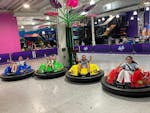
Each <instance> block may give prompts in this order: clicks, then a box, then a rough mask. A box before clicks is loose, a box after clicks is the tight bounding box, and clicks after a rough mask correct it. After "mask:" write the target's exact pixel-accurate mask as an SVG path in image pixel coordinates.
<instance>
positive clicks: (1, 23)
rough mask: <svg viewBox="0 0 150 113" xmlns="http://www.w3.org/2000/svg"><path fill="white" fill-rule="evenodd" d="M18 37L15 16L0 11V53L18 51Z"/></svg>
mask: <svg viewBox="0 0 150 113" xmlns="http://www.w3.org/2000/svg"><path fill="white" fill-rule="evenodd" d="M20 50H21V48H20V37H19V31H18V26H17V20H16V17H14V16H13V14H11V13H0V54H4V53H12V52H19V51H20Z"/></svg>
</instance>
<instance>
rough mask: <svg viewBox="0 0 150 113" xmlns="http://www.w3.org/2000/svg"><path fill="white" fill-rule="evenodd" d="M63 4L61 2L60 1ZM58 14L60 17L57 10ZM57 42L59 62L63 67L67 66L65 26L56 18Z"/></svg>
mask: <svg viewBox="0 0 150 113" xmlns="http://www.w3.org/2000/svg"><path fill="white" fill-rule="evenodd" d="M60 2H62V3H63V0H60ZM58 14H59V15H60V16H61V15H62V14H61V12H60V11H59V10H58ZM57 41H58V43H57V44H58V56H59V59H58V60H59V61H60V62H62V63H63V64H64V65H65V66H69V60H68V59H69V58H68V51H67V44H66V25H65V24H64V23H63V22H62V20H61V19H60V18H59V17H58V18H57Z"/></svg>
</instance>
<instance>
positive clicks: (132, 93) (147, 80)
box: [101, 68, 150, 98]
mask: <svg viewBox="0 0 150 113" xmlns="http://www.w3.org/2000/svg"><path fill="white" fill-rule="evenodd" d="M120 71H121V69H119V68H117V69H113V70H112V71H111V72H110V73H109V75H108V76H104V77H103V78H102V81H101V84H102V87H103V89H104V90H106V91H108V92H110V93H113V94H116V95H120V96H126V97H134V98H138V97H148V96H150V73H149V72H142V71H141V70H136V71H134V72H133V74H132V75H131V77H130V79H131V83H130V84H126V83H125V82H124V79H123V80H122V83H118V82H117V81H116V80H117V77H118V74H119V72H120Z"/></svg>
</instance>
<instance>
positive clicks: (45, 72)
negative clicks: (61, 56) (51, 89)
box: [34, 61, 66, 79]
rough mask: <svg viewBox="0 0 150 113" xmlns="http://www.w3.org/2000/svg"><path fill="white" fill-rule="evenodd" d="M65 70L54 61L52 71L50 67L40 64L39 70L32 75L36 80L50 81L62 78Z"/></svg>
mask: <svg viewBox="0 0 150 113" xmlns="http://www.w3.org/2000/svg"><path fill="white" fill-rule="evenodd" d="M65 73H66V69H65V67H64V65H63V64H61V63H59V62H57V61H55V62H54V69H52V67H51V66H48V67H46V64H41V65H40V67H39V69H38V70H37V71H36V72H35V73H34V75H35V76H36V77H37V78H41V79H52V78H58V77H61V76H64V75H65Z"/></svg>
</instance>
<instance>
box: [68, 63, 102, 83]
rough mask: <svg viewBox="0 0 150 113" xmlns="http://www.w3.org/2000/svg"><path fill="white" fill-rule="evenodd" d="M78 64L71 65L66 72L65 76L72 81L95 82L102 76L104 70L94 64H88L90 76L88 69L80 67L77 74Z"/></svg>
mask: <svg viewBox="0 0 150 113" xmlns="http://www.w3.org/2000/svg"><path fill="white" fill-rule="evenodd" d="M78 70H79V65H78V64H77V65H73V66H72V67H71V68H70V70H69V71H68V72H67V74H66V78H67V79H68V80H70V81H72V82H81V83H82V82H83V83H84V82H95V81H99V80H100V79H101V77H102V76H104V71H103V70H101V69H100V68H99V66H98V65H96V64H90V76H89V75H88V69H87V68H82V69H81V71H80V74H79V71H78Z"/></svg>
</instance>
